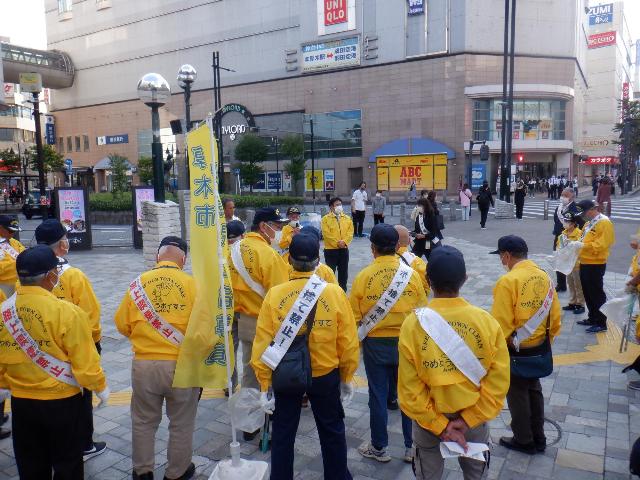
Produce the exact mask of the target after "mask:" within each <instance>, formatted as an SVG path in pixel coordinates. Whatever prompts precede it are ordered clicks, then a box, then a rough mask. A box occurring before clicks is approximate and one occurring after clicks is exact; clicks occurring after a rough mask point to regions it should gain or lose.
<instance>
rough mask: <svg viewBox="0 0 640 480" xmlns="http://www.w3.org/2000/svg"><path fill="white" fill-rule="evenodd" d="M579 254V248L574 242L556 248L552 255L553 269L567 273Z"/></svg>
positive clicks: (573, 265)
mask: <svg viewBox="0 0 640 480" xmlns="http://www.w3.org/2000/svg"><path fill="white" fill-rule="evenodd" d="M579 255H580V248H578V246H577V245H575V244H573V245H571V244H569V245H566V246H564V247H562V248H559V249H557V250H556V251H555V252H554V255H553V262H552V263H553V269H554V270H556V271H557V272H560V273H564V274H565V275H569V274H570V273H571V272H572V271H573V269H574V267H575V266H576V261H577V260H578V256H579Z"/></svg>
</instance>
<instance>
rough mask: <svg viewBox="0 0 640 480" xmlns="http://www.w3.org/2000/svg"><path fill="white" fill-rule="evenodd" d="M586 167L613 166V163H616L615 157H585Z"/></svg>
mask: <svg viewBox="0 0 640 480" xmlns="http://www.w3.org/2000/svg"><path fill="white" fill-rule="evenodd" d="M584 163H585V164H586V165H613V164H614V163H618V159H617V157H609V156H606V157H587V160H586V161H585V162H584Z"/></svg>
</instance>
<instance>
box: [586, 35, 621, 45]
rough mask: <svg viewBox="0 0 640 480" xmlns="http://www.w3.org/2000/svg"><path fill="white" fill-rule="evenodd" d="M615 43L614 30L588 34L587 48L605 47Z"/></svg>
mask: <svg viewBox="0 0 640 480" xmlns="http://www.w3.org/2000/svg"><path fill="white" fill-rule="evenodd" d="M615 44H616V32H604V33H596V34H594V35H589V48H600V47H607V46H609V45H615Z"/></svg>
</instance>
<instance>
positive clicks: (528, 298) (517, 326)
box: [491, 235, 562, 455]
mask: <svg viewBox="0 0 640 480" xmlns="http://www.w3.org/2000/svg"><path fill="white" fill-rule="evenodd" d="M528 250H529V249H528V247H527V244H526V242H525V241H524V240H523V239H522V238H520V237H517V236H515V235H508V236H506V237H501V238H500V239H499V240H498V249H497V250H496V251H494V252H491V253H494V254H498V255H499V256H500V262H501V263H502V265H503V266H504V267H505V268H506V269H507V270H508V273H506V274H505V275H503V276H502V277H500V279H499V280H498V282H497V283H496V285H495V287H494V289H493V306H492V308H491V314H492V315H493V316H494V317H495V318H496V320H498V323H499V324H500V326H501V327H502V331H503V333H504V336H505V338H506V340H507V344H508V346H509V355H510V357H511V361H510V364H511V381H510V386H509V392H508V393H507V404H508V406H509V412H510V413H511V430H512V432H513V436H512V437H502V438H501V439H500V445H502V446H503V447H506V448H508V449H510V450H517V451H519V452H522V453H527V454H529V455H532V454H535V453H536V452H544V451H545V449H546V446H547V440H546V437H545V435H544V398H543V396H542V386H541V385H540V378H542V377H546V376H547V375H550V374H551V372H552V371H553V360H552V357H551V344H552V343H553V340H554V339H555V337H556V336H557V335H558V334H559V333H560V319H561V317H562V311H561V310H560V302H559V301H558V294H557V293H556V291H555V290H554V288H553V282H552V281H551V279H550V278H549V276H548V275H547V274H546V273H545V271H544V270H542V269H541V268H540V267H538V265H536V264H535V263H534V262H533V261H531V260H528V259H527V253H528Z"/></svg>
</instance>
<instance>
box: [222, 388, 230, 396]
mask: <svg viewBox="0 0 640 480" xmlns="http://www.w3.org/2000/svg"><path fill="white" fill-rule="evenodd" d="M222 391H223V392H224V396H225V397H227V398H229V389H228V388H223V389H222Z"/></svg>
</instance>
